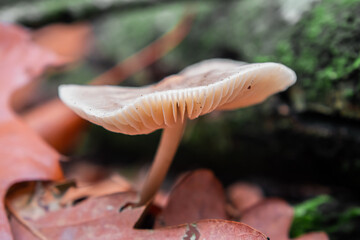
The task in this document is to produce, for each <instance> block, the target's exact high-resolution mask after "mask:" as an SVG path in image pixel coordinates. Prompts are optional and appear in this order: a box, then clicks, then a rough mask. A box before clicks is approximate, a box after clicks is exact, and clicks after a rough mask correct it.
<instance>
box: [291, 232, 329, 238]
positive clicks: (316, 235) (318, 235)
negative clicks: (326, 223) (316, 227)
mask: <svg viewBox="0 0 360 240" xmlns="http://www.w3.org/2000/svg"><path fill="white" fill-rule="evenodd" d="M294 240H329V237H328V235H327V234H326V233H324V232H314V233H308V234H304V235H302V236H300V237H298V238H294Z"/></svg>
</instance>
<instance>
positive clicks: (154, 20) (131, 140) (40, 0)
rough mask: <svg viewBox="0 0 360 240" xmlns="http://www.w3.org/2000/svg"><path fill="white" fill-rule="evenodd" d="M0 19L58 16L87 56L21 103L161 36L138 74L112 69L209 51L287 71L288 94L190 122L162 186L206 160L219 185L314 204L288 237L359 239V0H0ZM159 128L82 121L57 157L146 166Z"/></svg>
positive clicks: (144, 79) (138, 81)
mask: <svg viewBox="0 0 360 240" xmlns="http://www.w3.org/2000/svg"><path fill="white" fill-rule="evenodd" d="M0 21H2V22H10V23H17V24H21V25H23V26H25V27H28V28H29V29H32V30H34V31H36V30H38V29H41V28H43V27H45V26H47V25H49V24H53V23H63V24H68V25H67V26H69V27H71V26H72V27H73V28H72V29H73V30H72V31H74V32H75V34H80V35H81V34H82V35H83V36H86V37H85V38H84V42H83V43H82V44H80V45H79V46H77V45H75V46H74V48H76V49H80V48H83V47H85V46H86V54H85V57H84V56H83V55H81V57H79V60H78V61H77V63H76V64H72V65H70V66H68V67H66V68H65V69H62V71H56V72H54V73H52V74H51V75H49V77H48V79H47V80H46V81H44V82H43V83H42V85H41V87H40V88H39V90H37V94H35V95H34V96H35V97H33V99H32V102H31V103H29V105H35V104H37V103H40V102H44V101H45V100H47V99H50V98H52V97H54V96H56V95H57V87H58V85H60V84H64V83H77V84H86V83H88V82H89V81H91V80H93V79H95V78H96V77H98V76H99V75H100V74H102V73H104V72H106V71H108V70H109V69H112V68H113V67H114V66H117V65H118V64H121V63H124V60H126V59H128V58H129V57H131V56H133V55H134V54H137V53H139V51H140V50H141V49H144V48H146V47H149V46H152V45H151V44H153V43H154V42H156V41H157V39H159V38H162V37H163V36H164V34H165V36H166V34H173V35H171V37H169V38H166V39H165V40H164V41H163V42H161V44H159V45H157V46H155V47H153V48H151V51H150V52H151V54H150V55H141V54H137V55H136V58H133V60H132V62H130V63H131V64H133V65H135V66H138V70H136V71H134V72H133V73H131V74H124V72H125V73H126V69H127V68H124V65H122V71H121V70H120V71H117V72H115V73H113V75H114V76H112V77H113V78H115V79H116V78H118V79H120V78H121V79H122V78H123V79H124V80H125V81H124V82H122V83H121V84H122V85H128V86H141V85H145V84H151V83H154V82H157V81H159V80H161V79H162V78H164V77H165V76H168V75H171V74H175V73H177V72H179V71H180V70H182V69H183V68H184V67H186V66H188V65H191V64H193V63H196V62H198V61H201V60H205V59H209V58H230V59H235V60H240V61H245V62H250V63H252V62H269V61H272V62H280V63H283V64H285V65H287V66H288V67H290V68H292V69H293V70H294V71H295V72H296V73H297V76H298V81H297V83H296V85H295V86H293V87H292V88H291V89H289V90H288V91H286V92H284V93H280V94H277V95H276V96H273V97H271V98H269V99H268V100H267V101H266V102H264V103H262V104H260V105H257V106H252V107H248V108H245V109H240V110H237V111H232V112H215V113H212V114H210V115H206V116H203V117H200V118H199V119H197V120H194V121H190V122H189V123H188V126H187V128H186V131H185V134H184V137H183V140H182V143H181V146H180V148H179V150H178V152H177V155H176V157H175V159H174V163H173V165H172V166H171V169H170V173H169V174H168V182H167V185H166V184H165V187H166V186H168V187H170V186H171V182H172V181H173V179H174V178H175V177H176V176H178V174H179V173H181V172H183V171H186V170H192V169H196V168H209V169H211V170H213V171H214V173H215V174H216V176H217V177H218V178H219V179H220V180H221V182H222V183H223V184H224V186H227V185H229V184H231V183H233V182H235V181H239V180H241V181H248V182H251V183H255V184H258V185H259V186H261V188H262V189H263V190H264V192H265V194H266V195H267V196H276V197H281V198H284V199H286V200H287V201H288V202H290V203H292V204H294V205H295V206H297V204H301V203H303V202H304V201H308V202H307V203H310V205H311V204H312V205H311V206H310V207H309V208H307V211H308V212H307V215H306V217H303V218H301V217H299V218H297V222H295V223H294V224H298V225H296V226H295V227H294V226H293V229H297V230H294V231H298V232H295V233H293V234H295V235H299V234H301V233H302V232H306V231H310V230H325V231H327V232H328V233H329V234H330V237H331V238H332V239H359V235H360V191H359V184H360V148H359V144H360V68H359V67H360V1H358V0H302V1H297V0H238V1H226V3H225V2H224V1H156V0H148V1H146V0H142V1H140V0H139V1H138V0H133V1H125V0H94V1H89V0H71V1H68V0H63V1H48V0H33V1H28V0H2V1H1V2H0ZM79 26H81V27H79ZM74 29H75V30H74ZM79 29H80V30H79ZM39 31H40V30H39ZM64 34H66V33H65V32H64ZM51 44H53V45H56V46H57V47H58V48H61V46H62V45H64V44H72V43H71V42H66V41H65V40H64V39H63V38H54V39H53V40H52V43H51ZM159 46H160V47H159ZM167 46H169V47H167ZM172 48H173V49H172ZM162 55H164V56H162ZM149 56H150V57H149ZM75 57H77V56H75ZM152 58H153V59H152ZM157 58H159V60H157ZM125 66H128V65H125ZM127 76H129V77H127ZM160 133H161V131H157V132H155V133H153V134H150V135H140V136H126V135H123V134H115V133H112V132H109V131H106V130H105V129H103V128H101V127H98V126H94V125H91V126H89V128H88V130H87V131H85V132H84V133H82V135H81V138H80V139H81V140H79V141H78V142H77V144H74V145H73V148H72V149H71V151H70V150H69V151H67V154H68V155H71V157H70V158H71V159H73V161H75V162H76V161H78V162H80V161H87V162H92V163H93V164H95V165H100V166H102V167H111V168H118V169H119V171H120V172H122V173H123V174H125V175H128V176H131V175H133V174H136V173H138V172H139V169H142V168H145V167H146V166H149V164H150V163H151V161H152V157H153V155H154V154H155V151H156V147H157V144H158V141H159V138H160ZM68 164H71V163H68ZM309 201H310V202H309ZM299 206H300V205H299ZM302 206H303V205H302Z"/></svg>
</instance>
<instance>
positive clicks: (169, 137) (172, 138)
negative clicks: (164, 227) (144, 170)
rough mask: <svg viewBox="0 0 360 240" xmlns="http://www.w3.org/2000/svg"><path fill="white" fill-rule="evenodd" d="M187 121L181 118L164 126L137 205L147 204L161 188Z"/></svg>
mask: <svg viewBox="0 0 360 240" xmlns="http://www.w3.org/2000/svg"><path fill="white" fill-rule="evenodd" d="M185 121H186V120H184V122H182V121H181V120H180V119H179V120H178V121H177V123H176V124H175V125H174V126H172V127H167V128H164V130H163V132H162V135H161V140H160V143H159V146H158V149H157V151H156V155H155V159H154V162H153V164H152V165H151V168H150V170H149V173H148V176H147V178H146V180H145V183H144V185H143V187H142V190H141V192H140V200H139V202H138V203H137V204H136V205H137V206H142V205H144V204H146V203H147V202H148V201H150V200H151V199H152V198H153V196H154V195H155V193H156V192H157V191H158V190H159V188H160V186H161V183H162V182H163V180H164V178H165V176H166V173H167V171H168V169H169V167H170V164H171V162H172V160H173V158H174V156H175V153H176V150H177V149H178V146H179V143H180V140H181V138H182V135H183V132H184V128H185V125H186V122H185Z"/></svg>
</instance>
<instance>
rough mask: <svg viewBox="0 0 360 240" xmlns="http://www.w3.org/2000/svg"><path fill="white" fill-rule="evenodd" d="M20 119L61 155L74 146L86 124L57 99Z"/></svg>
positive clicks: (36, 108)
mask: <svg viewBox="0 0 360 240" xmlns="http://www.w3.org/2000/svg"><path fill="white" fill-rule="evenodd" d="M22 118H23V120H24V121H25V122H26V123H27V124H28V125H29V126H30V127H31V128H32V129H34V130H35V131H36V132H37V133H38V134H39V135H40V136H41V137H42V138H43V139H44V140H45V141H46V142H47V143H49V144H50V145H51V146H52V147H54V148H55V149H56V150H58V151H59V152H62V153H65V152H67V151H69V150H71V149H72V148H73V147H74V146H76V142H77V141H78V140H79V138H80V133H81V132H82V130H83V129H84V128H85V127H86V125H87V124H88V123H87V122H86V121H84V120H83V119H82V118H79V117H78V116H77V115H76V114H75V113H74V112H73V111H71V110H70V109H69V108H68V107H67V106H65V104H63V103H62V102H61V101H60V100H59V99H58V98H57V99H54V100H51V101H49V102H46V103H44V104H41V105H39V106H37V107H35V108H34V109H32V110H30V111H28V112H26V113H24V114H23V115H22Z"/></svg>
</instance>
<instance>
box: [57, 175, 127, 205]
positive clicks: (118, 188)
mask: <svg viewBox="0 0 360 240" xmlns="http://www.w3.org/2000/svg"><path fill="white" fill-rule="evenodd" d="M131 189H132V187H131V184H130V183H129V182H128V181H127V180H125V179H124V178H123V177H121V176H120V175H118V174H113V175H111V176H110V177H108V178H106V179H103V180H101V181H98V182H96V183H94V184H91V185H89V186H82V187H72V188H70V189H69V190H68V191H67V192H66V193H65V195H64V196H63V197H62V199H61V202H60V203H61V204H63V205H66V204H69V203H72V202H74V201H75V200H77V199H81V198H85V197H99V196H104V195H108V194H112V193H119V192H126V191H130V190H131Z"/></svg>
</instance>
